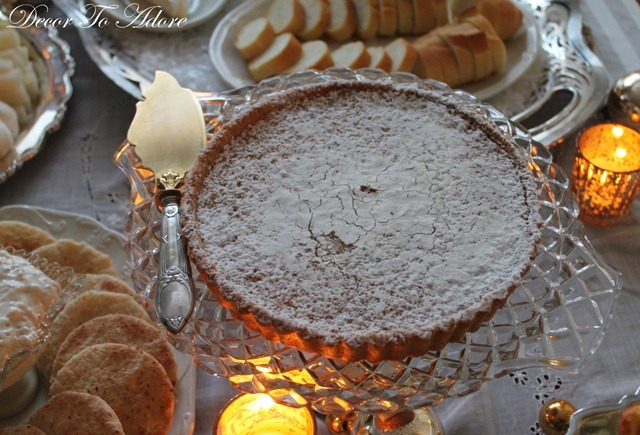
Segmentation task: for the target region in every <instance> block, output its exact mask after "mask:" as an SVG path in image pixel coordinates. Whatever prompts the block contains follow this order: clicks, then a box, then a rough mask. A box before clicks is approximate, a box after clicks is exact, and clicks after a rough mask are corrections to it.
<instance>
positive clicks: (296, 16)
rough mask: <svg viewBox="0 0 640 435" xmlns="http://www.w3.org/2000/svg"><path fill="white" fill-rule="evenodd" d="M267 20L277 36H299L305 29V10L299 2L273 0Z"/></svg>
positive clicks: (295, 0) (294, 0)
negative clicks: (287, 34)
mask: <svg viewBox="0 0 640 435" xmlns="http://www.w3.org/2000/svg"><path fill="white" fill-rule="evenodd" d="M267 19H268V20H269V22H270V23H271V25H272V26H273V30H275V32H276V34H278V35H279V34H281V33H293V34H297V33H300V32H302V30H303V29H304V23H305V16H304V9H303V8H302V5H300V3H299V2H298V0H273V3H271V6H270V7H269V11H268V12H267Z"/></svg>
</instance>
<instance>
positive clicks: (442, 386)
mask: <svg viewBox="0 0 640 435" xmlns="http://www.w3.org/2000/svg"><path fill="white" fill-rule="evenodd" d="M338 79H343V80H364V79H370V80H381V81H393V82H397V83H405V84H407V85H408V86H416V87H424V88H429V89H434V90H436V91H438V92H440V93H442V94H444V95H447V96H451V97H453V98H456V99H458V100H459V101H460V102H461V103H463V104H466V105H468V106H469V107H471V108H473V109H474V110H476V111H478V112H479V113H480V114H482V115H483V116H484V117H485V118H486V119H487V120H489V121H491V122H494V123H496V124H497V125H498V126H499V127H500V128H501V129H502V130H503V131H504V132H505V134H507V135H509V136H511V137H512V138H513V139H514V140H515V141H516V143H518V145H519V146H520V148H519V151H518V152H519V153H520V154H521V155H522V157H523V158H525V159H527V161H528V162H529V167H530V169H531V171H532V172H533V174H534V175H535V177H536V182H537V185H538V186H539V189H540V193H539V197H538V201H539V203H540V206H541V213H542V217H543V219H544V223H543V225H542V238H541V239H540V241H539V243H538V245H537V253H536V257H535V259H534V260H533V262H532V267H531V268H530V270H529V271H528V272H527V274H526V275H525V276H524V277H523V280H522V283H521V285H520V286H519V287H518V288H517V289H516V290H515V291H514V292H513V294H512V295H511V297H510V298H509V300H508V301H507V303H506V304H505V305H504V306H503V307H502V308H501V309H499V310H498V311H497V313H496V314H495V316H494V317H493V318H492V319H491V320H489V321H487V322H485V323H484V324H483V325H482V326H481V327H480V329H478V330H477V331H475V332H473V333H469V334H467V335H466V336H465V338H464V339H463V340H461V341H459V342H454V343H450V344H448V345H447V346H446V347H445V348H444V349H443V350H442V351H440V352H429V353H427V354H425V355H423V356H421V357H417V358H408V359H405V360H403V361H383V362H381V363H378V364H372V363H369V362H367V361H359V362H346V361H341V360H334V359H330V358H326V357H324V356H322V355H317V354H309V353H305V352H301V351H299V350H296V349H293V348H290V347H287V346H284V345H282V344H279V343H274V342H270V341H267V340H265V339H264V338H262V337H261V336H260V335H259V334H258V333H256V332H253V331H250V330H248V329H246V328H245V326H244V324H243V323H242V322H239V321H237V320H235V319H233V318H232V317H231V315H230V314H229V312H228V311H227V310H226V309H224V308H223V307H221V306H220V304H219V303H218V301H217V300H216V298H215V297H214V295H213V294H212V293H210V292H209V291H208V289H207V287H206V286H205V285H204V283H203V281H202V279H201V278H200V277H197V278H196V280H197V284H196V287H197V295H196V296H197V303H196V307H195V311H194V314H193V316H192V318H191V319H190V321H189V323H188V324H187V326H186V327H185V329H184V330H183V332H182V333H181V334H179V335H177V336H170V340H171V341H172V343H173V344H174V346H175V347H176V348H177V349H178V350H180V351H182V352H186V353H190V354H192V355H193V357H194V358H195V360H196V362H197V364H198V365H199V366H200V367H201V368H202V369H204V370H206V371H207V372H209V373H212V374H215V375H218V376H224V377H226V378H228V379H229V380H230V381H231V383H232V384H233V385H234V386H235V387H236V388H237V389H239V390H241V391H244V392H248V393H258V392H268V393H269V394H270V395H271V396H272V397H273V398H274V399H275V400H276V401H278V402H280V403H284V404H289V405H291V406H300V405H301V404H302V403H305V402H308V403H310V404H311V405H312V406H313V407H314V408H315V409H316V410H317V411H319V412H321V413H324V414H329V413H345V412H350V411H353V410H357V411H362V412H368V413H376V412H391V411H394V410H396V409H398V408H400V407H402V406H408V407H411V408H418V407H423V406H428V405H434V404H437V403H439V402H441V401H442V400H444V399H445V398H447V397H456V396H462V395H465V394H469V393H471V392H473V391H476V390H478V389H479V388H480V386H481V385H482V383H483V382H484V381H486V380H490V379H493V378H497V377H499V376H503V375H505V374H507V373H509V372H512V371H515V370H520V369H523V368H527V367H554V368H556V369H558V370H564V371H569V372H575V371H576V370H578V368H579V367H580V366H581V364H583V363H584V361H585V360H586V359H587V357H588V356H589V355H591V354H592V353H593V352H595V350H596V348H597V347H598V345H599V344H600V342H601V341H602V339H603V336H604V332H605V330H606V327H607V324H608V323H609V320H610V318H611V315H612V309H613V305H614V302H615V300H616V296H617V293H618V292H619V290H620V287H621V278H620V275H619V274H618V273H617V272H615V271H614V270H612V269H611V268H610V267H609V266H607V265H606V264H605V263H604V261H603V260H602V259H601V258H600V257H599V256H598V254H597V253H596V252H595V251H594V250H593V248H592V247H591V246H590V244H589V242H588V240H587V239H586V237H585V236H584V234H583V231H582V224H581V223H580V222H579V221H578V220H577V217H578V207H577V204H576V201H575V199H574V197H573V195H572V194H571V192H570V191H569V180H568V178H567V176H566V175H565V174H564V173H563V171H562V170H561V169H560V168H559V167H558V166H556V165H554V164H553V162H552V157H551V154H550V153H549V152H548V150H547V149H546V148H544V147H543V146H542V145H540V144H539V143H536V142H534V141H533V140H532V139H531V138H530V136H529V135H528V134H527V133H526V132H525V131H523V130H522V129H521V128H519V127H518V126H517V125H515V124H514V123H512V122H510V121H509V120H508V119H507V118H506V117H505V116H504V115H502V114H501V113H500V112H498V111H497V110H495V109H494V108H492V107H491V106H488V105H485V104H482V103H480V102H478V101H477V100H476V99H475V98H474V97H473V96H471V95H469V94H466V93H464V92H461V91H453V90H451V89H450V88H448V87H447V86H446V85H443V84H442V83H439V82H434V81H430V80H427V81H422V80H418V79H417V78H416V77H415V76H413V75H411V74H406V73H396V74H391V75H388V74H384V73H382V72H380V71H376V70H368V69H363V70H359V71H351V70H348V69H344V68H336V69H330V70H327V71H324V72H322V73H320V72H315V71H305V72H302V73H297V74H293V75H291V76H288V77H278V78H273V79H269V80H266V81H264V82H262V83H260V84H259V85H257V86H254V87H247V88H241V89H237V90H234V91H229V92H226V93H223V94H220V95H215V96H214V95H210V94H199V98H200V101H201V104H202V106H203V109H204V113H205V117H206V122H207V131H208V132H209V133H210V134H213V133H215V131H216V130H217V129H218V128H219V126H220V125H222V124H224V123H225V122H227V121H228V120H229V119H230V118H232V117H233V116H234V115H235V114H237V113H239V112H240V111H242V110H243V109H244V108H246V107H247V106H250V105H252V104H255V103H256V102H257V101H259V100H260V99H261V98H263V97H264V96H267V95H269V94H271V93H273V92H277V91H279V90H283V89H288V88H291V87H294V86H300V85H304V84H310V83H317V82H324V81H331V80H338ZM115 161H116V163H117V164H118V165H119V166H120V168H121V169H122V170H123V171H124V172H125V174H126V175H127V177H128V178H129V181H130V183H131V201H130V210H129V212H128V213H127V215H126V219H125V221H126V223H125V233H126V236H127V238H128V242H127V246H126V249H127V253H128V262H129V265H130V266H131V269H132V270H133V272H132V278H133V281H134V283H135V287H136V290H137V291H138V292H139V293H140V294H141V295H142V296H143V297H144V298H145V299H146V300H147V301H148V305H149V312H150V314H151V315H155V314H154V313H155V307H154V294H153V292H154V290H153V285H154V281H155V274H156V269H155V268H156V264H157V258H156V257H157V254H158V232H159V219H160V218H159V213H158V212H157V210H156V209H155V207H154V203H153V195H154V188H155V187H154V183H153V180H152V177H151V174H150V173H149V172H148V171H146V170H144V169H143V168H142V167H141V164H140V161H139V160H138V158H137V157H136V155H135V152H134V150H133V149H132V147H131V146H130V145H129V144H128V143H124V144H123V145H122V147H121V148H120V149H119V150H118V152H117V154H116V156H115Z"/></svg>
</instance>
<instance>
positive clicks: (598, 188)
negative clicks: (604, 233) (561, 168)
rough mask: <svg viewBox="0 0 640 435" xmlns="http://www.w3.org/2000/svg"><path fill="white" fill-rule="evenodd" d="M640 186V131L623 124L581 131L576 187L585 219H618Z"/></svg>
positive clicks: (600, 222) (575, 166)
mask: <svg viewBox="0 0 640 435" xmlns="http://www.w3.org/2000/svg"><path fill="white" fill-rule="evenodd" d="M639 188H640V133H638V132H636V131H635V130H632V129H630V128H628V127H625V126H623V125H620V124H598V125H594V126H591V127H589V128H587V129H585V130H583V131H582V132H581V133H580V134H579V136H578V139H577V142H576V158H575V161H574V164H573V180H572V189H573V192H574V194H575V195H576V198H577V199H578V202H579V204H580V219H581V220H583V221H584V222H587V223H590V224H594V225H609V224H612V223H614V222H616V221H617V220H618V219H619V218H620V217H622V216H623V215H624V214H625V213H626V212H627V211H628V210H629V206H630V205H631V202H632V201H633V197H634V196H635V194H636V193H637V192H638V189H639Z"/></svg>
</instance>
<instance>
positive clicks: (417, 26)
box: [413, 0, 436, 35]
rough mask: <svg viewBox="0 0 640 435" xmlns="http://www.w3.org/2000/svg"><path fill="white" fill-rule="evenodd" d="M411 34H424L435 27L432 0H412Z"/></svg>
mask: <svg viewBox="0 0 640 435" xmlns="http://www.w3.org/2000/svg"><path fill="white" fill-rule="evenodd" d="M413 20H414V21H413V34H414V35H424V34H425V33H427V32H428V31H430V30H432V29H434V28H435V27H436V17H435V14H434V4H433V0H413Z"/></svg>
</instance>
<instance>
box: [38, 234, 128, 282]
mask: <svg viewBox="0 0 640 435" xmlns="http://www.w3.org/2000/svg"><path fill="white" fill-rule="evenodd" d="M34 252H35V253H36V254H38V255H39V256H40V257H44V258H46V259H47V260H48V261H52V262H55V263H58V264H59V265H61V266H66V267H71V268H73V270H74V271H75V272H76V273H104V274H107V275H113V276H118V271H117V270H116V269H115V268H114V267H113V263H112V262H111V259H110V258H109V256H108V255H106V254H103V253H102V252H100V251H98V250H97V249H95V248H93V247H91V246H90V245H89V244H87V243H85V242H76V241H75V240H70V239H60V240H58V241H56V242H54V243H50V244H48V245H45V246H42V247H40V248H38V249H36V250H35V251H34Z"/></svg>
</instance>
